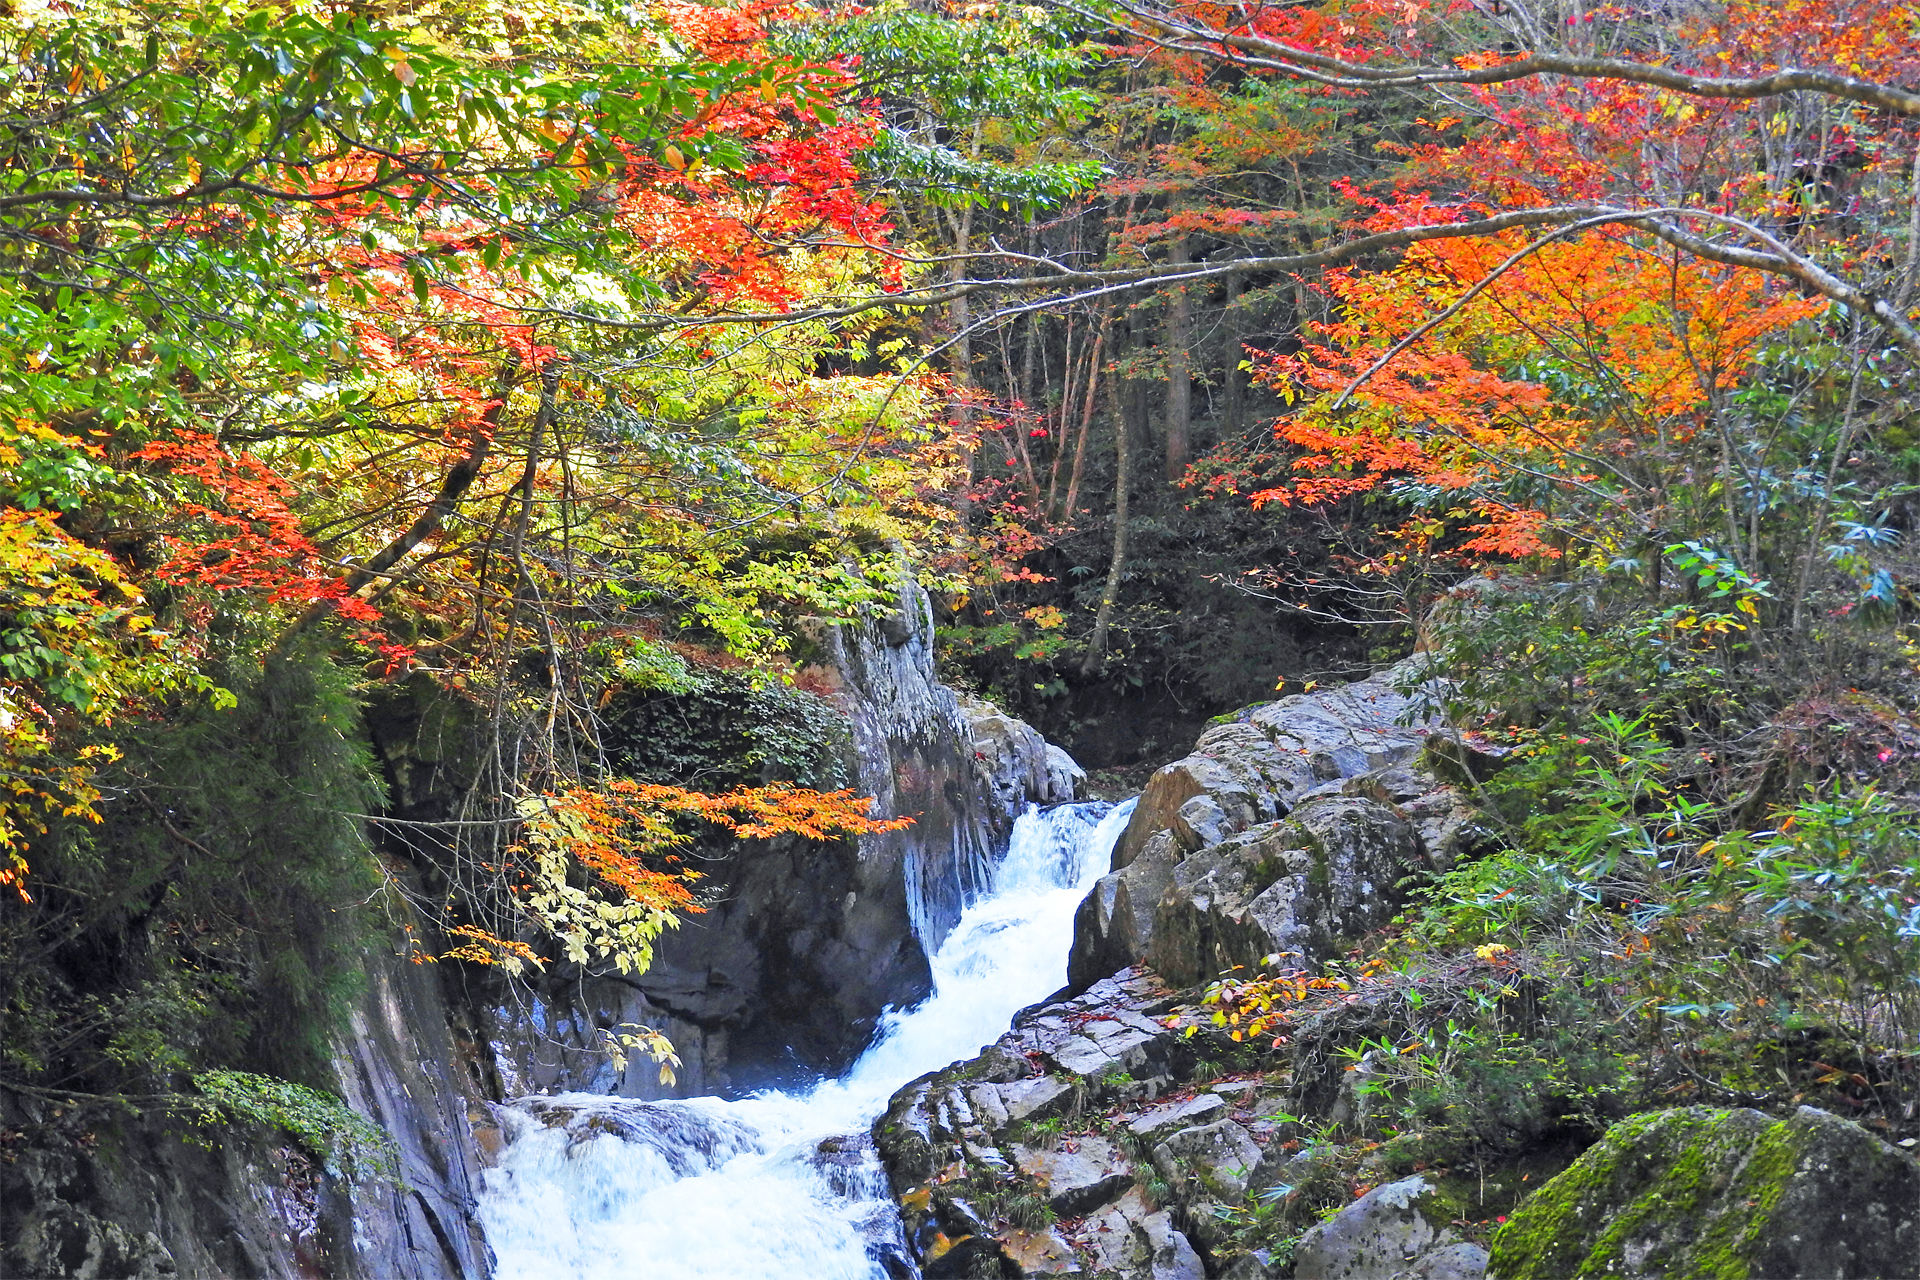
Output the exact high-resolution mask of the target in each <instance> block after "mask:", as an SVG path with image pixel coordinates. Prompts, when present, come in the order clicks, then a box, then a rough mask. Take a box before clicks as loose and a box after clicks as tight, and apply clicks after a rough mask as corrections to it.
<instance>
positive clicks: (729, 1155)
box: [479, 801, 1133, 1280]
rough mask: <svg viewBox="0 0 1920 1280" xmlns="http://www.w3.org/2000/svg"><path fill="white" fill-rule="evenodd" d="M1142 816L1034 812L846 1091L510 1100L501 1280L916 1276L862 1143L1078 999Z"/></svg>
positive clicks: (500, 1201) (489, 1201) (497, 1205)
mask: <svg viewBox="0 0 1920 1280" xmlns="http://www.w3.org/2000/svg"><path fill="white" fill-rule="evenodd" d="M1132 811H1133V802H1132V801H1127V802H1126V803H1125V804H1122V805H1119V806H1117V807H1109V806H1107V805H1105V804H1063V805H1056V806H1054V807H1053V808H1050V809H1046V810H1040V809H1033V808H1030V809H1028V810H1027V811H1026V812H1025V813H1024V814H1022V815H1021V816H1020V818H1019V819H1018V821H1017V822H1016V823H1015V824H1014V828H1013V834H1012V838H1011V840H1010V842H1009V846H1008V850H1007V855H1006V857H1005V858H1004V859H1003V860H1001V862H1000V864H999V865H998V866H997V867H995V868H993V871H992V875H991V878H990V883H989V884H988V885H987V886H986V888H985V891H984V892H983V893H982V894H981V896H979V897H978V899H977V900H975V901H974V902H972V903H971V904H970V905H968V906H967V907H966V908H965V910H963V911H962V912H961V914H960V918H959V920H958V921H957V922H956V923H955V925H954V926H953V928H952V930H951V931H950V932H949V933H948V934H947V935H946V937H945V940H944V941H943V942H942V944H941V946H940V948H939V950H938V951H937V952H935V954H934V956H933V957H932V968H933V983H934V990H933V994H932V996H930V997H929V998H928V999H927V1000H926V1002H925V1003H923V1004H921V1005H919V1006H917V1007H915V1008H913V1009H910V1010H905V1011H894V1012H890V1013H889V1014H888V1015H887V1016H886V1017H885V1018H884V1019H883V1020H882V1022H881V1025H880V1029H879V1031H878V1032H877V1033H876V1035H875V1037H874V1041H873V1044H872V1045H871V1046H870V1047H869V1048H868V1049H867V1051H866V1052H865V1053H864V1054H863V1055H862V1056H861V1057H860V1059H859V1061H857V1062H856V1063H854V1065H853V1066H852V1068H851V1069H849V1070H848V1071H847V1073H846V1074H845V1075H843V1076H841V1077H840V1078H839V1079H836V1080H826V1081H822V1082H820V1083H818V1084H817V1085H815V1086H814V1087H813V1088H811V1089H807V1090H802V1091H796V1092H792V1093H782V1092H768V1093H761V1094H756V1095H754V1096H752V1097H749V1098H743V1099H738V1100H734V1101H727V1100H723V1099H720V1098H693V1099H688V1100H685V1101H674V1102H637V1101H633V1100H630V1099H623V1098H609V1097H602V1096H599V1095H595V1094H558V1095H554V1096H551V1097H534V1098H522V1099H519V1100H517V1101H515V1102H513V1103H511V1104H509V1105H508V1106H507V1107H506V1108H505V1113H506V1115H505V1131H506V1136H507V1145H506V1147H505V1149H504V1151H503V1152H502V1154H501V1158H500V1163H499V1165H498V1166H497V1167H496V1168H493V1169H490V1170H488V1171H487V1173H486V1175H485V1177H484V1180H483V1184H482V1190H481V1195H480V1206H479V1211H480V1220H481V1223H482V1224H483V1225H484V1227H485V1229H486V1233H487V1240H488V1243H489V1244H491V1245H492V1247H493V1250H494V1253H495V1256H496V1258H497V1259H498V1267H497V1271H496V1274H497V1275H498V1277H499V1280H548V1278H552V1280H562V1278H571V1277H581V1278H583V1280H616V1277H618V1278H622V1280H624V1278H625V1277H630V1276H633V1275H639V1274H644V1275H647V1276H650V1277H660V1278H661V1280H668V1278H670V1277H671V1278H680V1277H687V1278H692V1277H713V1278H714V1280H753V1278H755V1277H764V1278H765V1280H776V1278H778V1280H786V1278H788V1277H806V1278H807V1280H838V1278H839V1277H846V1278H847V1280H870V1278H873V1277H881V1278H884V1277H890V1276H906V1275H912V1274H913V1267H912V1264H911V1263H910V1262H908V1261H907V1254H906V1250H905V1247H904V1244H905V1242H904V1241H903V1240H902V1239H901V1238H900V1224H899V1218H898V1216H897V1215H896V1213H895V1211H894V1205H893V1201H892V1199H891V1198H890V1197H889V1195H888V1191H887V1185H886V1177H885V1174H884V1173H883V1172H882V1171H881V1169H880V1167H879V1162H878V1161H877V1160H876V1159H875V1157H874V1155H873V1152H872V1149H871V1146H870V1144H869V1142H868V1139H867V1137H866V1131H867V1129H868V1127H869V1126H870V1125H871V1124H872V1122H873V1120H874V1118H875V1117H876V1116H878V1115H879V1114H880V1112H881V1110H882V1109H883V1108H884V1107H885V1106H886V1103H887V1099H888V1098H889V1097H891V1096H892V1094H893V1093H894V1091H895V1090H897V1089H898V1088H899V1087H900V1086H901V1085H903V1084H905V1083H906V1082H907V1081H909V1080H911V1079H913V1078H914V1077H915V1076H918V1075H921V1074H923V1073H924V1072H927V1071H930V1070H933V1069H935V1068H938V1067H942V1066H945V1065H946V1064H947V1063H949V1062H953V1061H956V1060H958V1059H961V1058H965V1057H968V1056H970V1055H972V1054H973V1053H975V1052H977V1051H978V1050H979V1048H980V1046H981V1045H983V1044H986V1043H987V1042H989V1041H991V1040H993V1039H995V1038H996V1037H998V1036H999V1035H1000V1033H1001V1032H1003V1031H1005V1030H1006V1029H1007V1026H1008V1024H1009V1022H1010V1021H1011V1019H1012V1017H1013V1015H1014V1014H1015V1013H1016V1012H1018V1011H1019V1010H1020V1009H1022V1008H1024V1007H1025V1006H1027V1005H1029V1004H1032V1003H1034V1002H1035V1001H1038V1000H1040V999H1043V998H1044V997H1046V996H1047V995H1049V994H1051V993H1052V992H1053V991H1055V990H1057V989H1058V988H1059V987H1060V986H1061V985H1063V984H1064V983H1065V981H1066V962H1067V949H1068V947H1069V945H1070V943H1071V941H1072V934H1073V913H1074V909H1075V907H1077V906H1078V905H1079V902H1080V899H1081V898H1082V897H1084V896H1085V894H1086V893H1087V891H1088V890H1089V889H1090V888H1091V887H1092V886H1093V882H1094V881H1095V880H1097V879H1099V878H1100V876H1101V875H1103V874H1104V873H1105V872H1106V870H1107V868H1108V862H1109V858H1110V857H1111V855H1112V850H1113V844H1114V842H1115V841H1116V840H1117V839H1118V838H1119V836H1120V833H1121V832H1122V831H1123V830H1124V829H1125V828H1126V821H1127V818H1128V816H1129V815H1130V814H1131V813H1132Z"/></svg>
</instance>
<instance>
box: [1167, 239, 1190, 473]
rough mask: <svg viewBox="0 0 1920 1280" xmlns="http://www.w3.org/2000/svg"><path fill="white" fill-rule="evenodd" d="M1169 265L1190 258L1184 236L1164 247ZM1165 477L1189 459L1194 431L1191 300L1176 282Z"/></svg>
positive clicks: (1170, 312)
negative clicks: (1167, 247)
mask: <svg viewBox="0 0 1920 1280" xmlns="http://www.w3.org/2000/svg"><path fill="white" fill-rule="evenodd" d="M1167 261H1168V263H1169V264H1170V265H1174V266H1179V265H1182V264H1184V263H1188V262H1192V261H1193V247H1192V245H1190V244H1189V243H1188V242H1187V238H1186V237H1185V236H1182V237H1180V238H1179V239H1178V240H1175V241H1174V242H1173V245H1172V247H1171V248H1169V249H1168V251H1167ZM1166 343H1167V480H1168V482H1169V483H1171V482H1174V481H1177V480H1179V479H1180V477H1182V476H1184V475H1185V474H1186V473H1187V464H1188V463H1189V462H1190V461H1192V454H1193V449H1192V440H1191V436H1192V432H1193V300H1192V298H1191V297H1190V296H1189V295H1188V293H1187V286H1186V285H1177V286H1175V288H1174V290H1173V297H1172V298H1171V299H1170V300H1169V302H1168V304H1167V329H1166Z"/></svg>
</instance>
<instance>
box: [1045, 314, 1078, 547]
mask: <svg viewBox="0 0 1920 1280" xmlns="http://www.w3.org/2000/svg"><path fill="white" fill-rule="evenodd" d="M1042 367H1043V368H1044V367H1045V362H1044V360H1043V361H1042ZM1047 391H1048V394H1049V395H1051V394H1052V391H1053V387H1052V380H1051V378H1049V380H1048V387H1047ZM1072 418H1073V316H1072V315H1071V314H1069V315H1068V316H1067V339H1066V355H1065V357H1064V358H1063V359H1062V360H1061V363H1060V425H1059V428H1058V430H1056V431H1055V433H1054V437H1053V462H1052V464H1051V465H1050V466H1049V467H1048V468H1047V506H1046V515H1047V518H1048V519H1049V520H1051V519H1053V513H1054V512H1055V511H1056V510H1058V509H1059V506H1060V468H1061V466H1062V465H1063V463H1064V462H1065V459H1066V456H1067V449H1068V447H1069V445H1070V444H1071V443H1072V441H1073V432H1072V430H1071V429H1070V423H1071V420H1072Z"/></svg>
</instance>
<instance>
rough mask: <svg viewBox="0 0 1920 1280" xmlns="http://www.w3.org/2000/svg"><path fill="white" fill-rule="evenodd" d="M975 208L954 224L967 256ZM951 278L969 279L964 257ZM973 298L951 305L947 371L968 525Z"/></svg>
mask: <svg viewBox="0 0 1920 1280" xmlns="http://www.w3.org/2000/svg"><path fill="white" fill-rule="evenodd" d="M972 241H973V209H972V207H971V206H969V207H968V208H967V209H965V210H964V211H962V212H961V214H960V215H959V217H958V218H956V219H955V220H954V223H953V252H954V253H955V254H956V255H964V254H966V253H967V252H968V251H969V250H971V249H972V247H973V244H972ZM947 278H948V280H950V281H952V282H953V283H956V284H957V283H959V282H960V281H962V280H964V279H966V278H967V264H966V260H965V258H964V257H956V258H955V259H954V262H953V264H952V266H951V267H949V268H948V270H947ZM971 302H972V299H970V298H968V297H967V296H966V295H965V294H962V295H961V296H959V297H958V298H955V299H954V300H953V301H952V302H949V303H948V304H947V323H948V324H950V325H952V326H953V332H954V340H953V346H952V347H951V348H950V349H949V351H948V363H947V374H948V376H949V377H950V378H952V379H953V396H952V398H951V399H950V400H949V401H948V410H949V416H950V417H951V418H952V420H953V433H954V435H955V437H956V438H958V439H959V441H960V482H959V484H958V486H957V487H955V489H954V492H953V510H954V513H955V514H957V515H958V516H959V517H960V523H961V525H962V526H965V525H966V523H967V520H968V517H970V516H971V515H972V514H973V472H974V455H975V453H976V452H977V450H976V448H975V443H974V438H973V436H974V421H973V397H972V392H973V335H972V334H971V333H970V332H969V330H970V329H971V328H972V326H973V308H972V306H971V305H970V304H971Z"/></svg>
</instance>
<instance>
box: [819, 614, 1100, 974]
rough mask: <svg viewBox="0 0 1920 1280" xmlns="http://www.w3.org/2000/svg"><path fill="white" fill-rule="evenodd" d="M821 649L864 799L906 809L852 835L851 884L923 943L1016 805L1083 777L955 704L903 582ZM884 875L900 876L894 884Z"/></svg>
mask: <svg viewBox="0 0 1920 1280" xmlns="http://www.w3.org/2000/svg"><path fill="white" fill-rule="evenodd" d="M828 647H829V650H830V652H831V654H832V657H833V667H834V669H835V672H836V673H837V675H838V678H839V679H840V681H841V682H842V684H843V687H844V694H843V698H842V702H843V705H844V706H845V707H846V709H847V712H848V716H849V718H850V719H851V721H852V726H853V743H854V750H855V753H856V755H857V756H858V763H859V778H860V787H861V789H862V790H863V791H866V792H867V793H869V794H871V795H873V796H874V797H875V799H876V802H877V803H876V805H875V810H874V811H875V812H876V813H884V814H907V815H911V816H914V817H915V822H914V825H913V826H911V827H908V828H907V829H906V830H904V831H897V832H888V833H885V834H882V835H876V836H867V837H863V838H862V839H861V841H860V869H861V877H862V884H861V886H860V887H859V888H858V889H857V892H858V893H860V894H861V895H863V896H866V897H877V898H880V899H884V900H885V901H887V902H888V903H896V902H897V903H899V904H900V906H899V909H901V910H904V911H905V912H906V913H907V918H908V920H909V922H910V923H911V925H912V933H913V934H914V935H916V936H917V937H918V939H919V942H920V943H921V944H923V945H924V946H925V947H926V949H927V950H929V951H931V950H933V949H935V948H937V947H938V946H939V945H940V943H941V941H942V940H944V939H945V938H946V936H947V934H948V933H949V932H950V931H951V930H952V929H953V926H954V923H955V922H956V921H958V920H959V918H960V912H961V911H962V910H963V909H964V908H965V906H966V904H967V903H969V902H971V901H973V900H974V899H975V898H977V897H978V896H979V895H980V894H981V893H982V892H983V891H984V890H985V889H986V888H987V887H988V885H989V883H990V882H991V878H992V872H993V866H994V863H995V861H996V859H997V858H998V857H999V856H1000V854H1001V853H1002V852H1004V851H1005V849H1006V844H1007V836H1008V834H1009V833H1010V832H1011V831H1012V829H1013V820H1014V819H1015V818H1016V817H1017V816H1019V814H1020V811H1021V810H1022V809H1024V808H1025V807H1026V805H1027V804H1028V803H1029V802H1034V803H1040V804H1045V803H1048V802H1051V801H1055V800H1072V799H1074V798H1076V797H1077V796H1078V795H1079V794H1080V793H1081V791H1082V790H1083V787H1084V782H1085V777H1086V775H1085V774H1084V773H1083V772H1081V770H1080V768H1079V766H1078V765H1076V764H1074V763H1073V761H1072V759H1071V758H1070V757H1068V756H1067V754H1066V752H1064V751H1062V750H1060V749H1059V748H1057V747H1049V745H1048V743H1047V742H1046V740H1045V739H1044V738H1042V737H1041V736H1040V735H1039V734H1038V733H1037V732H1035V731H1034V730H1033V729H1032V728H1031V727H1029V726H1028V725H1026V724H1025V723H1024V722H1022V721H1020V720H1016V719H1014V718H1013V717H1011V716H1008V715H1006V714H1004V713H1003V712H1001V711H1000V710H999V709H998V708H997V707H994V706H993V705H992V704H991V703H985V702H978V701H971V700H969V701H968V702H966V703H964V704H963V702H962V701H961V699H960V698H958V697H957V696H956V695H955V694H954V692H953V690H951V689H949V688H947V687H946V686H945V685H944V684H941V683H940V680H939V677H938V676H937V675H936V674H935V671H934V661H933V607H932V605H931V603H930V602H929V601H928V600H927V596H926V593H925V592H924V591H922V590H920V588H919V587H918V586H917V585H916V584H914V583H913V582H912V581H911V580H904V579H903V581H902V583H901V587H900V598H899V606H898V608H897V610H896V611H895V612H894V613H893V614H891V615H889V616H888V618H887V619H885V620H883V622H882V624H880V625H874V624H868V625H862V626H856V627H842V628H836V629H834V630H833V631H832V632H831V634H830V636H829V638H828ZM895 877H900V878H903V879H904V883H903V884H902V885H901V886H900V889H899V890H898V891H896V889H895V888H894V884H893V883H892V882H891V880H892V878H895ZM848 963H850V964H855V965H857V964H858V963H859V960H858V957H854V958H852V959H850V960H849V961H848ZM846 972H848V973H853V972H857V969H847V970H846ZM923 981H924V979H923ZM922 993H924V990H923V992H922ZM882 1003H883V1004H885V1003H894V1004H904V1003H909V1002H908V1001H902V1000H898V999H894V1000H889V1001H883V1002H882ZM879 1007H880V1006H878V1005H876V1006H875V1008H876V1009H877V1008H879Z"/></svg>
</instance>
